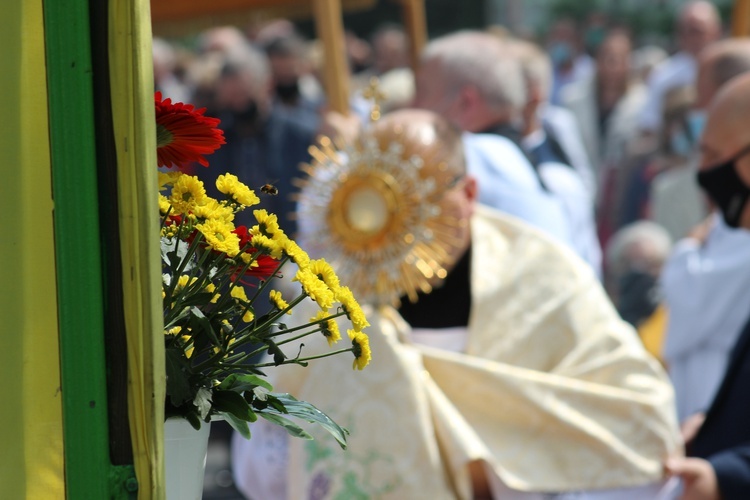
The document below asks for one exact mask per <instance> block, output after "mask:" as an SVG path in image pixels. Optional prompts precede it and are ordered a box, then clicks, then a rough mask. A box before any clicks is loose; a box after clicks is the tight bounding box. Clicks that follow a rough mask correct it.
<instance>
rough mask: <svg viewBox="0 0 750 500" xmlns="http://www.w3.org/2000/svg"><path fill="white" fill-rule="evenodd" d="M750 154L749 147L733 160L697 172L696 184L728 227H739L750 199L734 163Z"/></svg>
mask: <svg viewBox="0 0 750 500" xmlns="http://www.w3.org/2000/svg"><path fill="white" fill-rule="evenodd" d="M747 153H750V147H747V148H745V149H743V150H742V151H740V152H739V153H738V154H737V155H735V156H734V158H732V159H730V160H728V161H726V162H725V163H722V164H721V165H718V166H716V167H714V168H711V169H709V170H701V171H700V172H698V176H697V178H698V184H700V186H701V187H702V188H703V189H704V190H705V191H706V193H708V196H709V197H710V198H711V200H713V202H714V203H716V204H717V205H718V206H719V208H720V209H721V213H722V215H723V216H724V221H725V222H726V223H727V225H728V226H729V227H739V226H740V218H741V217H742V212H743V210H744V209H745V206H746V205H747V200H748V199H750V188H749V187H748V186H746V185H745V183H744V182H743V181H742V179H741V178H740V176H739V175H738V174H737V167H736V163H737V160H738V159H740V158H741V157H742V156H744V155H746V154H747Z"/></svg>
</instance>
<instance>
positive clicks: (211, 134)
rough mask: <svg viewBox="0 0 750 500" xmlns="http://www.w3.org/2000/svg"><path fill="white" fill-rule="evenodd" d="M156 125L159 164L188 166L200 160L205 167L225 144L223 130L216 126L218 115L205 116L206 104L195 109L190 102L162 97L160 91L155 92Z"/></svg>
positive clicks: (163, 165)
mask: <svg viewBox="0 0 750 500" xmlns="http://www.w3.org/2000/svg"><path fill="white" fill-rule="evenodd" d="M154 102H155V104H156V127H157V132H158V137H159V138H160V141H162V142H165V143H163V144H160V145H158V147H157V150H156V154H157V158H158V164H159V166H160V167H172V166H178V167H182V166H186V165H188V164H190V163H193V162H198V163H200V164H201V165H203V166H204V167H207V166H208V162H207V161H206V159H205V158H204V156H203V155H209V154H211V153H213V152H214V151H216V150H217V149H219V147H220V146H221V145H222V144H225V143H226V141H225V140H224V132H223V131H221V130H220V129H218V128H216V127H217V125H218V124H219V123H220V120H219V119H218V118H210V117H207V116H203V113H204V112H205V111H206V108H201V109H195V107H194V106H192V105H190V104H183V103H181V102H177V103H172V100H171V99H164V100H162V96H161V92H156V94H155V95H154Z"/></svg>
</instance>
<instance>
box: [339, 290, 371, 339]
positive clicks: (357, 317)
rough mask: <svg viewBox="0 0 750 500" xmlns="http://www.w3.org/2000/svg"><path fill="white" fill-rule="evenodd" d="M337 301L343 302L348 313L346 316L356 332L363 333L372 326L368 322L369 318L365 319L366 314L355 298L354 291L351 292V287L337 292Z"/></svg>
mask: <svg viewBox="0 0 750 500" xmlns="http://www.w3.org/2000/svg"><path fill="white" fill-rule="evenodd" d="M336 300H338V301H339V302H341V305H342V306H343V307H344V311H345V312H346V316H347V317H348V318H349V321H351V322H352V326H353V327H354V329H355V330H356V331H358V332H361V331H362V330H364V329H365V328H366V327H368V326H370V323H368V322H367V318H366V317H365V313H364V312H363V311H362V308H361V307H360V306H359V303H358V302H357V301H356V299H355V298H354V294H353V293H352V291H351V290H349V287H347V286H342V287H340V288H339V289H338V290H336Z"/></svg>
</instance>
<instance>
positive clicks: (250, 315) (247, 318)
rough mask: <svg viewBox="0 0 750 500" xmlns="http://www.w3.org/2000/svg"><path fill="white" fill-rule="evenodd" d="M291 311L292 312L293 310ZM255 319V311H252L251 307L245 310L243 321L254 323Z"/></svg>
mask: <svg viewBox="0 0 750 500" xmlns="http://www.w3.org/2000/svg"><path fill="white" fill-rule="evenodd" d="M289 312H290V313H291V311H289ZM254 319H255V313H254V312H253V311H251V310H250V309H248V310H247V311H245V314H243V315H242V321H244V322H245V323H252V322H253V320H254Z"/></svg>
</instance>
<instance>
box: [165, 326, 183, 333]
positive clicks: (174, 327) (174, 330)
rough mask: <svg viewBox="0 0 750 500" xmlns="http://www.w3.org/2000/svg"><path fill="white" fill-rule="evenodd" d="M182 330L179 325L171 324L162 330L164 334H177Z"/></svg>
mask: <svg viewBox="0 0 750 500" xmlns="http://www.w3.org/2000/svg"><path fill="white" fill-rule="evenodd" d="M181 331H182V327H181V326H173V327H172V328H170V329H168V330H164V335H177V334H178V333H180V332H181Z"/></svg>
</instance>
